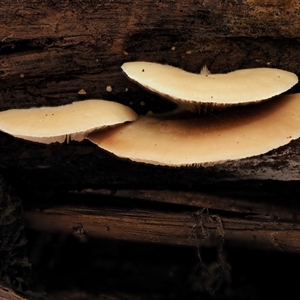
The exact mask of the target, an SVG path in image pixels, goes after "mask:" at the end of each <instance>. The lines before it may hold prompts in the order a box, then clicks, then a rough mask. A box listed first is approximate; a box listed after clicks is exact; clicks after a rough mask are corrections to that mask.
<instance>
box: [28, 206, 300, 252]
mask: <svg viewBox="0 0 300 300" xmlns="http://www.w3.org/2000/svg"><path fill="white" fill-rule="evenodd" d="M24 218H25V224H26V226H27V227H28V228H31V229H35V230H39V231H49V232H61V233H67V234H73V235H75V236H76V237H78V238H79V239H80V240H82V241H84V240H86V239H87V238H88V237H96V238H110V239H118V240H126V241H135V242H137V241H138V242H147V243H159V244H171V245H184V246H194V247H196V246H199V247H202V246H205V247H211V246H217V245H219V244H220V243H222V242H223V241H226V243H228V244H232V245H234V244H235V245H239V246H245V247H254V248H259V249H272V250H279V251H284V252H297V253H299V252H300V243H299V237H300V225H299V224H295V223H294V222H288V221H283V220H280V221H278V220H272V219H269V218H264V217H260V216H256V217H252V218H251V217H249V218H247V217H239V216H237V217H232V216H231V217H226V216H221V215H214V214H209V213H205V212H204V211H202V212H200V213H191V212H179V213H178V212H177V213H175V212H158V211H150V210H144V211H141V210H137V209H111V208H109V209H107V208H100V209H94V208H93V209H90V208H86V207H78V206H77V207H52V208H51V209H46V210H43V211H36V210H35V211H26V212H25V214H24Z"/></svg>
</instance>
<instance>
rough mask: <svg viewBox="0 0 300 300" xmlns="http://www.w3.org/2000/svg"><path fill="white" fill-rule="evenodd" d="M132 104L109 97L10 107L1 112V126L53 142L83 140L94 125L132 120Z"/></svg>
mask: <svg viewBox="0 0 300 300" xmlns="http://www.w3.org/2000/svg"><path fill="white" fill-rule="evenodd" d="M136 118H137V114H136V113H135V112H134V111H133V110H132V109H131V108H129V107H127V106H125V105H122V104H120V103H117V102H112V101H106V100H96V99H91V100H85V101H78V102H73V103H72V104H68V105H63V106H56V107H40V108H29V109H11V110H6V111H2V112H0V130H1V131H3V132H6V133H8V134H11V135H13V136H15V137H19V138H22V139H25V140H29V141H34V142H40V143H45V144H50V143H54V142H59V143H62V142H64V141H65V140H66V139H67V141H68V140H69V139H71V140H76V141H82V140H83V139H84V137H85V136H86V135H87V134H88V133H89V132H91V131H93V130H95V129H100V128H102V127H106V126H109V125H115V124H119V123H123V122H126V121H133V120H135V119H136Z"/></svg>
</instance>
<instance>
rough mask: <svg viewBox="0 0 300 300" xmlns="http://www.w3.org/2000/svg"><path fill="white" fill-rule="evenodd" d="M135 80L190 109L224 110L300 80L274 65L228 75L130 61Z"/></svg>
mask: <svg viewBox="0 0 300 300" xmlns="http://www.w3.org/2000/svg"><path fill="white" fill-rule="evenodd" d="M122 70H123V71H124V73H125V74H126V75H127V76H128V77H129V79H131V80H132V81H134V82H136V83H138V84H140V85H141V86H143V87H144V88H146V89H148V90H150V91H152V92H154V93H157V94H159V95H160V96H162V97H165V98H167V99H169V100H171V101H173V102H175V103H177V104H178V105H179V106H180V107H183V108H184V109H186V110H190V111H198V112H201V111H206V110H210V111H212V110H214V109H220V108H223V107H225V106H230V105H238V104H248V103H252V102H259V101H262V100H266V99H269V98H272V97H274V96H276V95H279V94H281V93H283V92H286V91H287V90H289V89H290V88H291V87H292V86H294V85H295V84H296V83H297V82H298V77H297V75H296V74H294V73H291V72H288V71H285V70H280V69H274V68H254V69H242V70H237V71H233V72H230V73H226V74H210V72H209V71H208V70H207V68H204V69H203V71H202V72H201V73H200V74H195V73H189V72H186V71H184V70H182V69H179V68H175V67H172V66H170V65H163V64H158V63H152V62H145V61H136V62H126V63H124V64H123V65H122Z"/></svg>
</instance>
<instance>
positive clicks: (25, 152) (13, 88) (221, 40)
mask: <svg viewBox="0 0 300 300" xmlns="http://www.w3.org/2000/svg"><path fill="white" fill-rule="evenodd" d="M0 16H1V18H0V20H1V21H0V22H1V24H2V26H0V37H1V38H0V40H1V42H0V63H1V72H0V109H1V110H4V109H8V108H12V107H31V106H41V105H59V104H65V103H70V102H72V101H74V100H78V98H79V95H78V91H79V90H80V89H82V88H83V89H84V90H85V91H86V92H87V94H86V97H87V98H91V97H97V98H106V99H111V100H114V101H118V102H121V103H125V104H127V105H129V106H131V107H132V108H133V109H135V110H136V111H137V112H138V113H146V112H148V111H149V110H154V111H163V110H165V109H168V108H169V107H170V106H169V104H168V103H167V102H166V101H163V100H162V99H160V98H158V97H156V96H154V95H152V94H149V93H147V92H146V91H144V90H142V89H141V88H140V87H138V86H136V85H134V84H133V83H131V82H129V81H128V80H127V78H125V76H124V75H123V74H122V73H121V70H120V66H121V65H122V63H123V62H125V61H130V60H142V59H143V60H149V61H157V62H162V63H168V64H172V65H175V66H178V67H181V68H184V69H186V70H189V71H192V72H198V71H199V70H200V68H201V66H203V65H204V64H206V65H207V66H208V67H209V68H210V70H211V71H212V72H227V71H231V70H235V69H239V68H248V67H262V66H270V67H277V68H283V69H286V70H289V71H293V72H295V73H297V74H299V67H300V65H299V62H300V60H299V51H298V49H299V46H300V44H299V41H298V39H299V32H300V31H299V29H300V28H299V26H300V25H299V24H300V20H299V18H300V17H299V8H298V2H297V1H289V2H286V1H282V0H276V1H269V0H264V1H256V0H248V1H238V0H237V1H180V3H179V2H176V1H170V0H167V1H134V2H132V1H121V0H119V1H87V0H86V1H85V0H82V1H41V0H35V1H30V2H25V1H17V2H13V1H8V0H7V1H6V0H3V1H1V6H0ZM108 85H110V86H112V92H107V91H106V87H107V86H108ZM127 89H128V90H127ZM298 90H299V86H298V85H297V86H296V87H295V88H294V89H293V91H298ZM0 146H1V147H0V156H1V164H0V169H1V172H2V174H3V175H4V176H5V178H6V179H7V180H8V181H9V182H10V183H11V184H12V185H13V186H14V187H15V188H16V189H17V191H18V193H20V194H21V196H22V198H23V199H24V203H25V205H27V206H30V205H32V203H31V201H33V202H34V201H40V202H39V205H41V206H45V205H47V206H51V203H52V202H55V200H54V199H53V196H54V195H56V193H57V192H58V191H60V192H61V191H65V192H67V191H69V190H76V189H77V190H81V189H87V188H93V189H103V188H112V189H115V190H120V189H150V190H164V189H168V190H174V191H190V190H193V191H195V192H199V191H208V192H210V193H211V194H213V193H217V194H221V195H222V197H229V198H230V199H231V198H232V197H233V198H232V199H235V198H234V197H237V198H238V199H240V200H232V201H233V202H234V201H236V202H235V203H238V202H239V201H241V202H240V203H243V201H244V200H243V199H244V198H245V197H246V198H247V200H249V199H250V198H251V199H252V201H254V200H253V199H255V197H257V196H258V195H260V196H261V195H262V194H265V193H266V194H268V197H267V198H268V199H267V200H266V199H262V201H263V202H264V201H266V202H267V203H270V202H272V201H275V202H276V203H282V206H284V207H288V208H287V209H288V214H290V213H291V212H290V209H291V207H292V208H294V209H295V211H298V207H299V206H298V202H297V196H298V195H299V188H298V184H297V181H299V180H300V175H299V174H300V173H299V161H300V157H299V151H298V149H299V140H296V141H293V142H291V143H290V144H289V145H287V146H284V147H281V148H280V149H277V150H274V151H271V152H270V153H267V154H265V155H261V156H258V157H253V158H247V159H243V160H239V161H229V162H225V163H223V164H219V165H216V166H214V167H207V168H203V167H201V168H178V169H172V168H161V167H153V166H147V165H142V164H136V163H131V162H128V161H124V160H119V159H117V158H115V157H112V156H110V155H108V154H107V153H104V152H103V151H101V150H99V149H97V148H96V147H95V146H94V145H91V144H90V143H88V142H87V141H86V142H83V143H80V144H79V143H70V144H63V145H49V146H44V145H38V144H34V143H29V142H25V141H20V140H17V139H14V138H11V137H8V136H7V135H5V134H2V133H1V134H0ZM270 180H272V181H270ZM274 180H275V181H276V182H275V181H274ZM251 193H252V194H251ZM254 194H255V196H254ZM41 195H43V197H40V196H41ZM148 196H149V195H148ZM149 197H150V198H151V197H153V198H154V199H156V200H157V202H160V199H158V198H155V197H156V196H155V195H154V194H151V196H149ZM160 197H162V198H164V196H160ZM180 197H182V198H183V199H182V200H180V201H181V202H180V203H181V204H184V205H186V203H185V202H186V201H185V200H184V195H183V194H180ZM259 199H261V197H259ZM230 201H231V200H229V202H228V203H230ZM213 205H216V207H215V208H216V209H217V208H219V204H218V203H214V204H213ZM213 205H212V208H213ZM241 205H242V204H241ZM249 205H252V204H249ZM260 205H262V206H261V207H260ZM203 206H204V207H206V206H205V205H203ZM263 206H264V204H259V203H256V206H255V209H256V210H257V211H261V210H263V209H264V208H263ZM275 210H276V211H272V213H270V215H272V216H274V215H276V214H279V215H280V214H281V213H282V212H279V211H278V210H279V208H278V207H276V209H275ZM296 214H297V213H296ZM296 219H297V218H296ZM244 225H245V224H244ZM245 226H246V225H245Z"/></svg>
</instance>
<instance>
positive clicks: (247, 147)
mask: <svg viewBox="0 0 300 300" xmlns="http://www.w3.org/2000/svg"><path fill="white" fill-rule="evenodd" d="M299 137H300V94H289V95H281V96H278V97H276V98H274V99H273V100H272V101H265V102H263V103H261V104H260V105H248V106H236V107H234V108H232V109H228V110H223V111H221V112H219V113H218V115H217V116H214V115H212V114H207V115H205V116H201V117H200V116H197V115H194V117H193V118H183V119H182V118H181V119H180V118H179V119H171V120H170V119H162V118H153V117H147V116H143V117H140V118H139V119H138V120H137V121H135V122H132V123H128V124H124V125H119V126H116V127H114V128H108V129H106V130H103V131H98V132H97V131H95V132H92V133H90V134H89V135H88V136H87V138H88V139H89V140H90V141H91V142H93V143H95V144H97V145H98V146H99V147H100V148H102V149H104V150H106V151H108V152H110V153H113V154H114V155H116V156H118V157H121V158H128V159H130V160H132V161H136V162H144V163H149V164H154V165H164V166H188V165H203V166H209V165H214V164H217V163H221V162H224V161H227V160H237V159H242V158H246V157H251V156H255V155H260V154H264V153H266V152H268V151H270V150H272V149H275V148H278V147H280V146H283V145H285V144H288V143H289V142H290V141H291V140H293V139H296V138H299Z"/></svg>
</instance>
